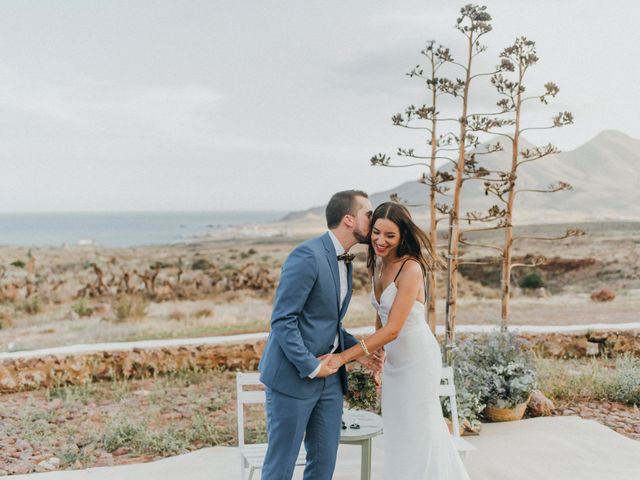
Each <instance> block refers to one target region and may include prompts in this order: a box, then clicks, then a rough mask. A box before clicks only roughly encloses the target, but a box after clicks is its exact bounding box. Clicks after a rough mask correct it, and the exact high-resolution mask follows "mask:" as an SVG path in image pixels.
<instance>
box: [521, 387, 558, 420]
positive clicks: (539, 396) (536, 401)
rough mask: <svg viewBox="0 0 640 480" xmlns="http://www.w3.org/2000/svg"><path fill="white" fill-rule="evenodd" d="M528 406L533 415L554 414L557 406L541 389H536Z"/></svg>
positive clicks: (545, 415) (546, 415)
mask: <svg viewBox="0 0 640 480" xmlns="http://www.w3.org/2000/svg"><path fill="white" fill-rule="evenodd" d="M527 408H528V409H529V414H530V415H531V416H532V417H548V416H551V415H552V413H553V410H555V408H556V406H555V405H554V404H553V402H552V401H551V400H549V399H548V398H547V397H545V395H544V394H543V393H542V392H541V391H540V390H534V391H533V393H531V399H530V400H529V404H528V405H527Z"/></svg>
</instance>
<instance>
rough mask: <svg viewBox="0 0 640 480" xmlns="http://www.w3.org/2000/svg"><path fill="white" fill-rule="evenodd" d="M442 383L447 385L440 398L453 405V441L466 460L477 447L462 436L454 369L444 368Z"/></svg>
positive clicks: (441, 388) (441, 386) (441, 385)
mask: <svg viewBox="0 0 640 480" xmlns="http://www.w3.org/2000/svg"><path fill="white" fill-rule="evenodd" d="M441 381H444V382H446V383H444V384H440V396H441V397H449V402H450V405H451V423H452V425H453V434H452V440H453V444H454V445H455V447H456V450H457V451H458V453H459V454H460V457H461V458H462V459H463V460H465V459H466V458H467V453H468V452H470V451H472V450H475V449H476V447H474V446H473V445H471V443H469V442H468V441H466V440H465V439H464V438H462V437H461V436H460V423H459V422H458V404H457V403H456V386H455V384H454V383H453V368H451V367H443V368H442V376H441Z"/></svg>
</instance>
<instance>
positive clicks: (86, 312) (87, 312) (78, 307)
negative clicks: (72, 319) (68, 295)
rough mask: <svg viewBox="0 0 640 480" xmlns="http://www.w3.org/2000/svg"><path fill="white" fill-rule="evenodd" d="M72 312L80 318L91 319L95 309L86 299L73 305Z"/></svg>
mask: <svg viewBox="0 0 640 480" xmlns="http://www.w3.org/2000/svg"><path fill="white" fill-rule="evenodd" d="M71 310H73V311H74V312H75V313H77V314H78V316H79V317H90V316H91V315H93V307H92V306H91V305H90V304H89V302H88V301H87V299H86V298H84V297H82V298H80V299H79V300H78V301H77V302H76V303H74V304H73V305H71Z"/></svg>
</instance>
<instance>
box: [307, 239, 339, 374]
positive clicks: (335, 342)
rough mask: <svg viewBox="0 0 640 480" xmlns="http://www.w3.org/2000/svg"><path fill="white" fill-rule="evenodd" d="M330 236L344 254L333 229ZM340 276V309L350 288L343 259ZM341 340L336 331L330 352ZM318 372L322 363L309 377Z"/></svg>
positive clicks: (334, 244)
mask: <svg viewBox="0 0 640 480" xmlns="http://www.w3.org/2000/svg"><path fill="white" fill-rule="evenodd" d="M329 238H330V239H331V241H332V242H333V246H334V247H335V249H336V256H337V255H342V254H343V253H344V247H343V246H342V244H341V243H340V240H338V239H337V238H336V236H335V235H334V234H333V232H332V231H331V230H329ZM338 276H339V277H340V309H342V304H343V303H344V299H345V297H346V296H347V290H348V289H349V284H348V280H347V265H346V264H345V263H344V261H343V260H341V261H339V262H338ZM339 342H340V339H339V336H338V334H337V333H336V338H335V339H334V340H333V348H332V349H331V352H330V353H333V352H335V351H336V349H337V348H338V343H339ZM318 373H320V365H318V367H317V368H316V369H315V370H314V371H313V372H311V373H310V374H309V378H315V377H316V376H317V375H318Z"/></svg>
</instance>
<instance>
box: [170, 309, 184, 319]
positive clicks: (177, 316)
mask: <svg viewBox="0 0 640 480" xmlns="http://www.w3.org/2000/svg"><path fill="white" fill-rule="evenodd" d="M185 318H186V315H185V313H184V312H183V311H182V310H173V311H172V312H171V313H169V319H170V320H184V319H185Z"/></svg>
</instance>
